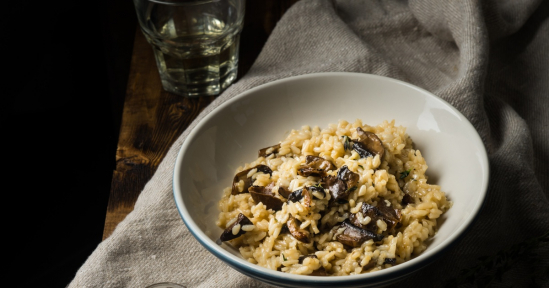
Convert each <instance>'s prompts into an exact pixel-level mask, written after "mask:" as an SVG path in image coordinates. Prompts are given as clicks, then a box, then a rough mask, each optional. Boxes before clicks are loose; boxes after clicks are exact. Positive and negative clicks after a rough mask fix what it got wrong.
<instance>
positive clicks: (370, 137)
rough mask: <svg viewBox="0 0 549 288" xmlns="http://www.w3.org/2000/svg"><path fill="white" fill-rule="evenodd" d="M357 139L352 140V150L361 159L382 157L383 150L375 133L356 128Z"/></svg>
mask: <svg viewBox="0 0 549 288" xmlns="http://www.w3.org/2000/svg"><path fill="white" fill-rule="evenodd" d="M356 131H357V134H358V139H353V149H354V150H355V151H356V152H357V153H358V155H360V157H361V158H367V157H374V156H375V155H379V157H380V158H381V157H383V154H384V153H385V148H384V147H383V143H382V142H381V140H380V139H379V137H377V135H376V134H375V133H372V132H368V131H364V130H362V128H360V127H358V128H356Z"/></svg>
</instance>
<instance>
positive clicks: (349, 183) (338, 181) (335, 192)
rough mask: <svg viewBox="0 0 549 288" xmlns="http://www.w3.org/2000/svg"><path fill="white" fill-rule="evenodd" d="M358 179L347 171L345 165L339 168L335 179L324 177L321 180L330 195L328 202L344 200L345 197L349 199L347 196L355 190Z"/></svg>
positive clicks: (355, 174)
mask: <svg viewBox="0 0 549 288" xmlns="http://www.w3.org/2000/svg"><path fill="white" fill-rule="evenodd" d="M359 179H360V176H359V175H358V174H357V173H354V172H353V171H351V170H349V168H348V167H347V166H346V165H345V166H342V167H341V168H339V171H338V172H337V177H336V176H331V175H329V176H327V177H324V179H323V180H324V182H325V183H326V186H328V190H330V194H331V195H332V198H331V199H330V201H331V202H333V201H340V200H346V199H347V197H349V194H351V192H353V191H354V190H355V189H357V184H358V180H359Z"/></svg>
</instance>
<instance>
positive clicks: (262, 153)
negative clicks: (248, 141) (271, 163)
mask: <svg viewBox="0 0 549 288" xmlns="http://www.w3.org/2000/svg"><path fill="white" fill-rule="evenodd" d="M278 150H280V144H276V145H273V146H269V147H265V148H263V149H259V151H258V152H257V156H258V157H268V156H269V155H271V154H275V155H276V154H277V153H278Z"/></svg>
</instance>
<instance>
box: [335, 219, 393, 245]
mask: <svg viewBox="0 0 549 288" xmlns="http://www.w3.org/2000/svg"><path fill="white" fill-rule="evenodd" d="M340 228H345V230H344V231H343V233H341V234H339V235H337V237H336V239H337V241H339V242H341V243H343V244H345V245H347V246H351V247H353V248H356V247H360V245H362V243H364V242H365V241H368V240H370V239H373V240H374V241H376V242H377V241H381V240H382V239H383V235H378V234H376V233H374V232H371V231H368V230H364V229H361V228H359V227H356V226H354V225H352V224H351V223H349V222H348V220H345V221H343V223H341V226H340Z"/></svg>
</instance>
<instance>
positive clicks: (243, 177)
mask: <svg viewBox="0 0 549 288" xmlns="http://www.w3.org/2000/svg"><path fill="white" fill-rule="evenodd" d="M253 169H257V172H263V173H265V174H269V175H271V176H272V175H273V171H272V170H271V168H269V166H267V165H257V166H255V167H252V168H250V169H246V170H244V171H240V172H238V173H236V175H235V176H234V179H233V187H232V190H231V194H232V195H237V194H240V193H247V192H248V188H250V186H252V184H253V180H252V178H251V177H248V173H249V172H250V171H251V170H253ZM240 181H243V182H244V186H243V187H242V190H240V189H239V183H240Z"/></svg>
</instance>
